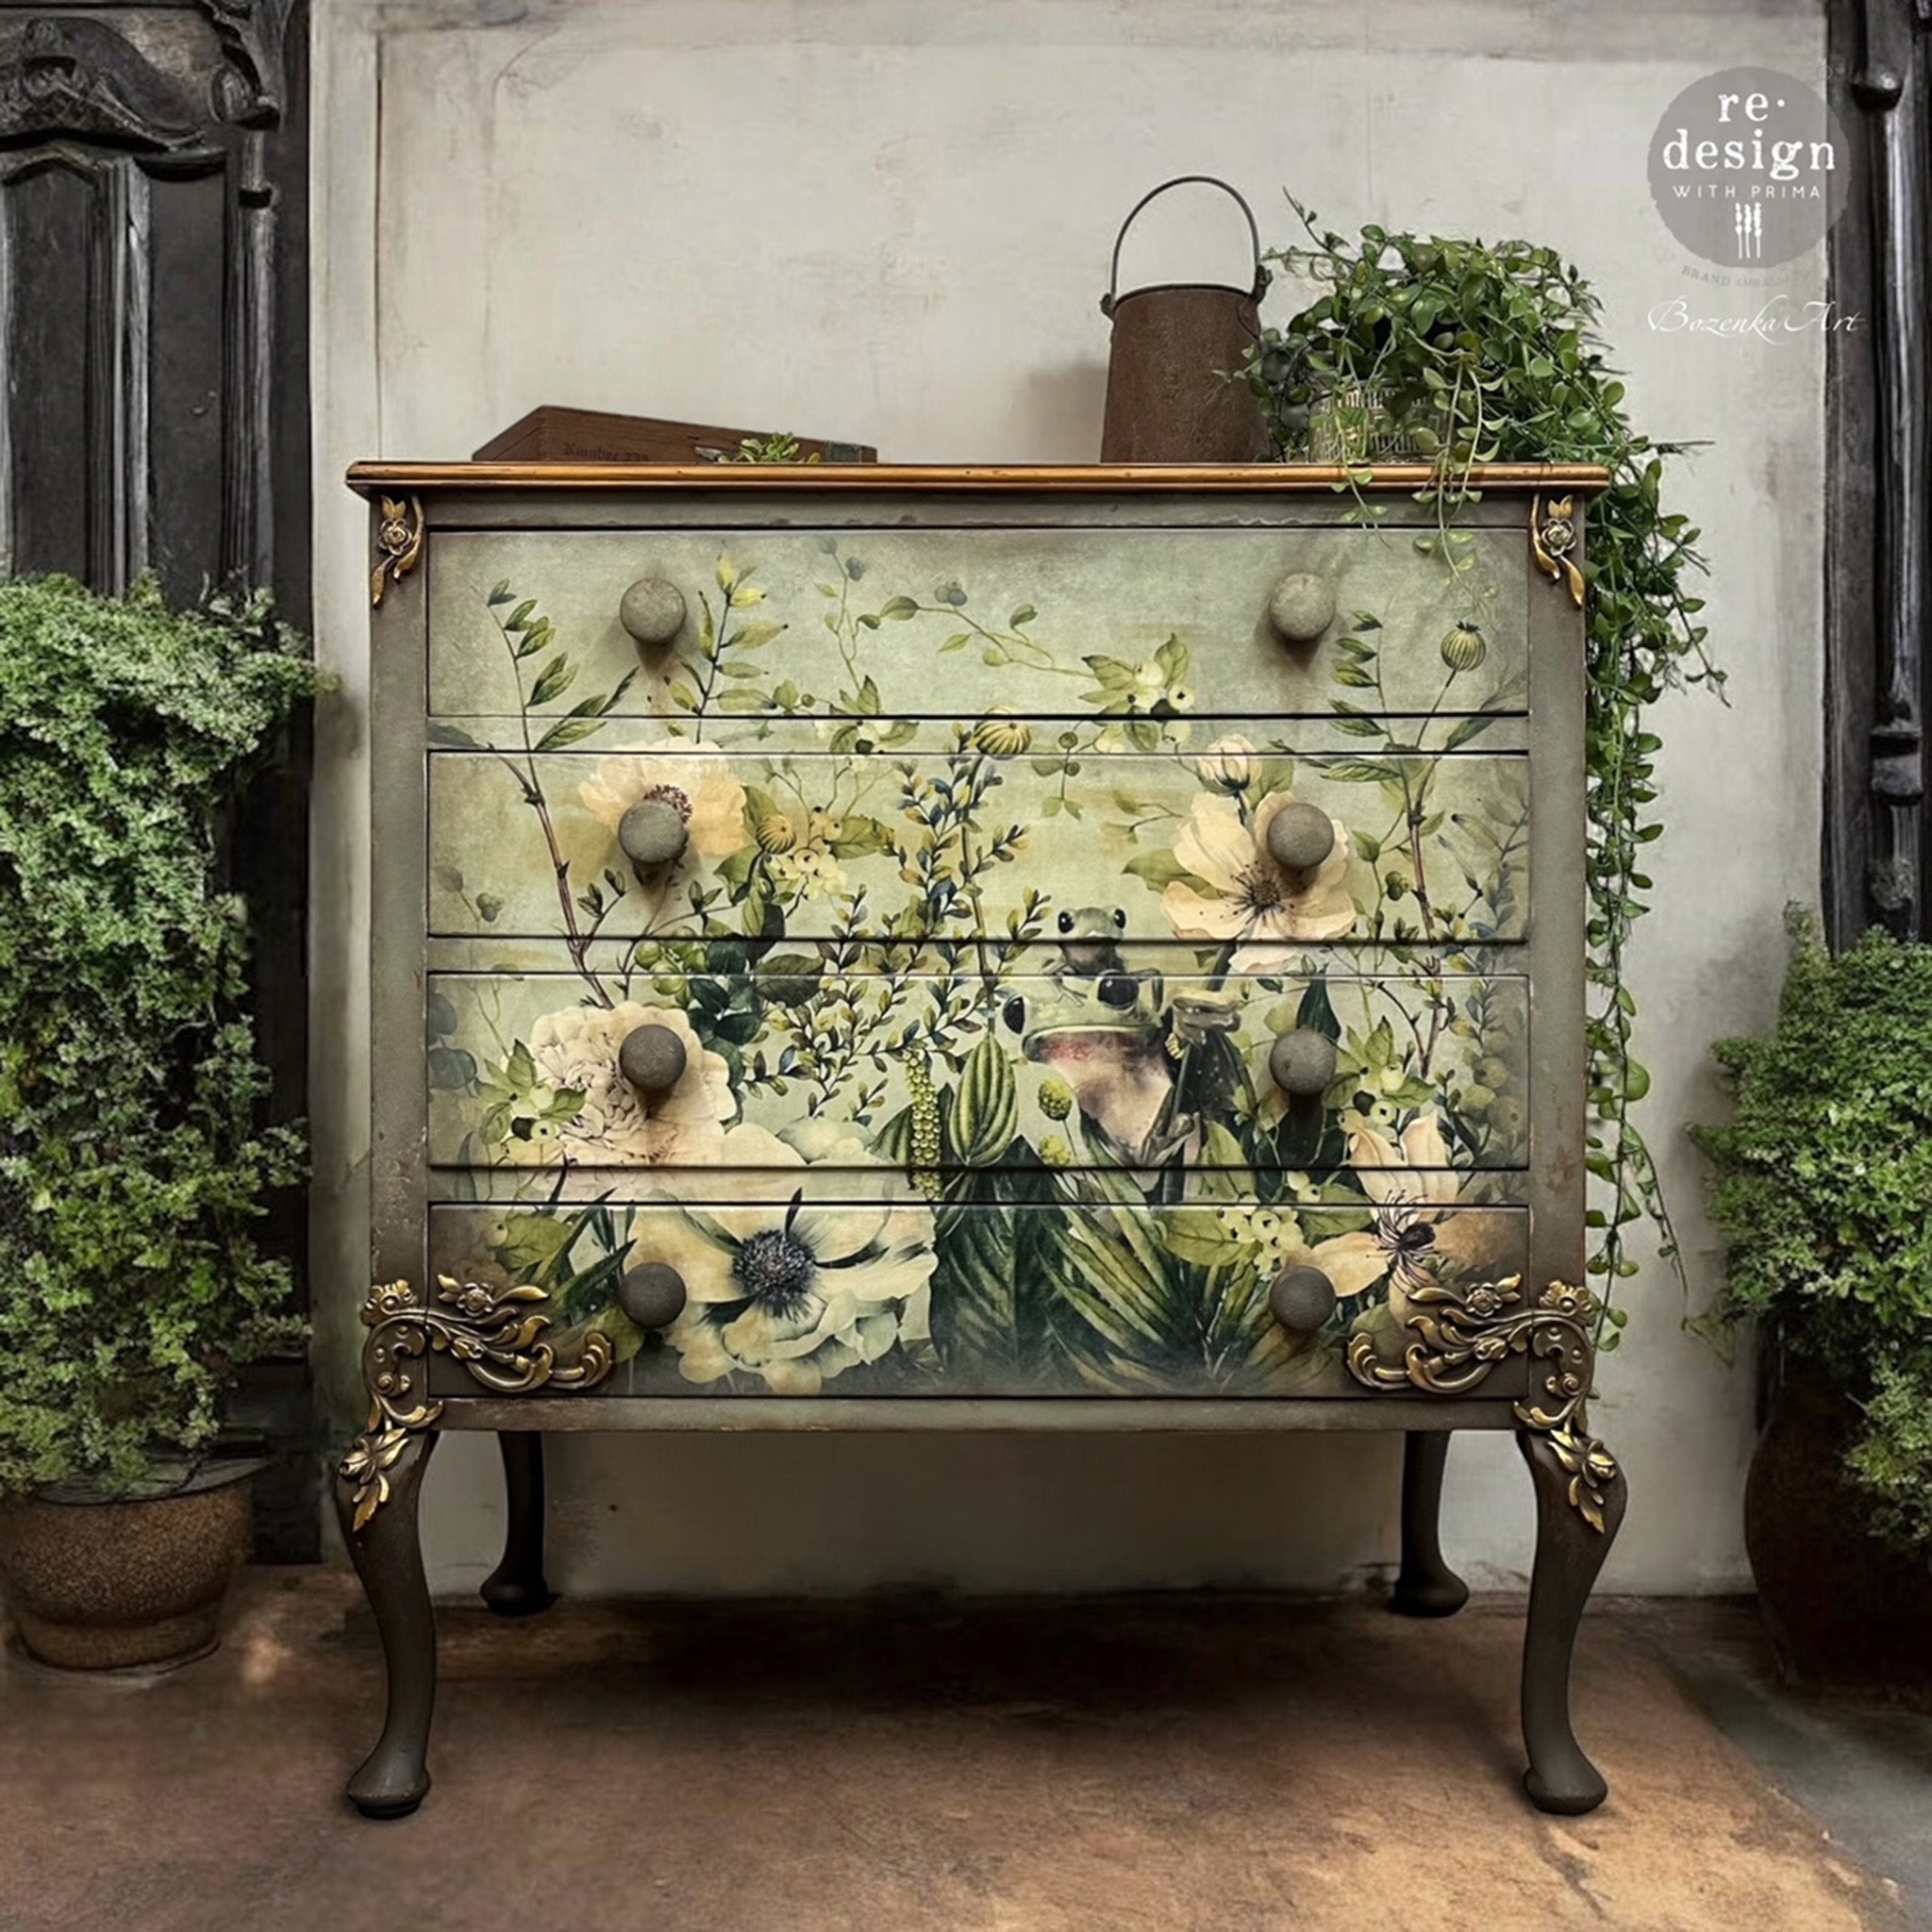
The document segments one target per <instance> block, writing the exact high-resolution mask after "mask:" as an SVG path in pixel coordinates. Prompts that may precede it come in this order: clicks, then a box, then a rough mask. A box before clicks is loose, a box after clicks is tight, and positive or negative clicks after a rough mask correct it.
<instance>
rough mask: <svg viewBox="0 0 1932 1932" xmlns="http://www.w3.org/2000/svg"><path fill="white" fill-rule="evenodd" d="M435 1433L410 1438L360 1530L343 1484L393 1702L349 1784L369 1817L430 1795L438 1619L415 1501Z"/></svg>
mask: <svg viewBox="0 0 1932 1932" xmlns="http://www.w3.org/2000/svg"><path fill="white" fill-rule="evenodd" d="M435 1446H436V1436H435V1434H434V1432H433V1431H429V1430H425V1431H424V1432H422V1433H421V1434H418V1435H412V1436H410V1437H409V1438H408V1441H406V1442H405V1443H404V1444H403V1446H402V1448H401V1451H400V1453H399V1454H398V1455H397V1456H396V1458H395V1460H394V1461H393V1462H392V1463H391V1464H390V1465H389V1466H388V1478H389V1495H388V1499H387V1500H386V1501H385V1502H383V1503H382V1504H381V1505H380V1506H379V1507H377V1508H376V1510H375V1514H374V1515H373V1516H371V1517H370V1518H369V1520H368V1522H366V1523H365V1524H363V1525H362V1527H361V1528H360V1529H359V1530H358V1529H357V1528H356V1527H355V1519H356V1491H357V1483H356V1479H355V1478H354V1477H353V1476H348V1475H338V1476H337V1478H336V1509H337V1512H338V1513H339V1514H340V1516H341V1523H342V1536H343V1539H344V1541H346V1542H347V1543H348V1545H349V1554H350V1555H351V1556H352V1557H354V1558H355V1561H356V1574H358V1576H360V1577H361V1579H362V1588H363V1589H364V1590H365V1591H367V1592H368V1595H369V1605H370V1607H371V1609H373V1610H374V1611H375V1628H376V1631H377V1633H378V1634H379V1635H380V1637H381V1638H382V1656H383V1662H384V1664H385V1666H386V1667H387V1670H388V1674H389V1704H388V1708H387V1710H386V1711H385V1713H384V1716H383V1722H382V1736H381V1737H380V1738H379V1739H378V1740H376V1744H375V1750H373V1751H372V1752H371V1753H370V1754H369V1756H368V1757H365V1758H364V1759H363V1760H362V1762H361V1764H360V1765H358V1767H357V1770H356V1773H355V1775H354V1776H353V1777H351V1778H350V1780H349V1800H350V1802H351V1803H352V1804H353V1805H354V1806H355V1807H356V1808H357V1810H358V1811H359V1812H361V1814H362V1815H363V1817H365V1818H406V1817H408V1814H409V1813H410V1812H411V1811H413V1810H414V1809H415V1808H416V1807H417V1806H418V1805H420V1804H421V1803H422V1802H423V1798H424V1794H425V1792H426V1791H427V1790H429V1768H428V1764H427V1761H426V1760H427V1757H428V1752H429V1718H430V1712H431V1710H432V1709H433V1708H434V1706H435V1703H436V1619H435V1617H434V1615H433V1613H432V1612H431V1610H430V1607H429V1585H428V1582H427V1580H426V1579H425V1576H424V1574H423V1544H422V1540H421V1538H420V1537H419V1535H418V1534H417V1523H416V1501H417V1496H418V1493H419V1491H421V1489H422V1486H423V1470H424V1466H425V1464H426V1463H427V1462H428V1460H429V1454H430V1451H431V1450H432V1449H434V1448H435Z"/></svg>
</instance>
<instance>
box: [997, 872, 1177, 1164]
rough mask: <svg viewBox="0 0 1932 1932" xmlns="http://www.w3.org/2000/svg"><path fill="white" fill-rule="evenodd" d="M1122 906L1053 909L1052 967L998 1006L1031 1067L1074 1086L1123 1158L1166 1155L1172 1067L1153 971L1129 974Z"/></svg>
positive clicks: (1168, 1150) (1086, 1112) (1079, 1101)
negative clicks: (1031, 987) (1055, 944)
mask: <svg viewBox="0 0 1932 1932" xmlns="http://www.w3.org/2000/svg"><path fill="white" fill-rule="evenodd" d="M1126 923H1127V915H1126V914H1125V912H1124V911H1121V910H1119V909H1117V908H1103V907H1097V906H1081V907H1074V908H1070V909H1068V910H1066V911H1063V912H1062V913H1061V914H1060V915H1059V920H1058V925H1059V932H1060V939H1059V952H1060V960H1059V963H1058V965H1057V966H1055V967H1053V968H1052V969H1050V970H1049V971H1048V973H1047V974H1045V975H1044V977H1043V978H1042V979H1041V981H1040V982H1039V983H1038V986H1037V989H1036V990H1035V991H1031V992H1029V993H1024V994H1020V993H1016V994H1015V995H1014V996H1013V997H1012V998H1011V999H1009V1000H1008V1002H1007V1004H1006V1008H1005V1013H1004V1017H1005V1020H1006V1024H1007V1025H1008V1028H1009V1029H1010V1030H1011V1031H1013V1032H1015V1033H1017V1034H1018V1035H1019V1036H1020V1047H1021V1051H1022V1052H1023V1053H1024V1054H1025V1056H1026V1058H1028V1059H1029V1060H1031V1061H1033V1063H1034V1064H1035V1065H1036V1066H1043V1067H1050V1068H1052V1070H1053V1071H1054V1072H1055V1073H1057V1074H1059V1075H1060V1076H1061V1078H1063V1079H1064V1080H1065V1081H1066V1082H1067V1085H1068V1086H1069V1087H1070V1088H1071V1089H1072V1090H1073V1093H1074V1101H1075V1103H1076V1104H1077V1106H1078V1107H1079V1108H1080V1111H1081V1113H1082V1114H1083V1115H1084V1116H1085V1117H1086V1119H1087V1121H1088V1122H1089V1123H1090V1124H1092V1125H1094V1126H1097V1127H1098V1128H1099V1129H1100V1130H1101V1131H1102V1133H1103V1134H1104V1135H1105V1136H1106V1137H1107V1139H1108V1141H1110V1142H1111V1143H1112V1144H1113V1146H1114V1147H1115V1148H1116V1149H1117V1150H1118V1152H1119V1154H1120V1156H1121V1157H1122V1158H1125V1159H1129V1160H1133V1161H1144V1160H1154V1161H1158V1160H1162V1159H1165V1158H1167V1155H1168V1154H1169V1153H1171V1152H1172V1142H1171V1141H1170V1138H1169V1135H1168V1133H1167V1132H1166V1131H1163V1130H1164V1129H1166V1128H1167V1127H1168V1125H1169V1123H1170V1121H1171V1117H1172V1112H1173V1108H1172V1101H1173V1097H1174V1065H1173V1062H1172V1060H1171V1058H1170V1057H1169V1055H1168V1050H1167V1025H1166V1016H1165V1012H1164V1006H1165V1000H1164V995H1163V989H1162V982H1161V976H1160V974H1158V973H1133V972H1130V971H1128V969H1127V967H1126V965H1125V962H1124V960H1123V958H1122V957H1121V946H1120V939H1121V933H1122V932H1123V931H1124V928H1125V926H1126Z"/></svg>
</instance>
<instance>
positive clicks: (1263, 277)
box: [1100, 175, 1269, 321]
mask: <svg viewBox="0 0 1932 1932" xmlns="http://www.w3.org/2000/svg"><path fill="white" fill-rule="evenodd" d="M1194 181H1198V182H1201V183H1202V184H1203V185H1205V186H1206V187H1208V188H1218V189H1220V190H1221V191H1222V192H1223V193H1224V194H1231V195H1233V197H1234V204H1235V206H1236V207H1237V208H1240V209H1241V213H1242V214H1244V215H1245V216H1246V217H1247V221H1248V239H1249V241H1250V242H1253V243H1254V249H1255V287H1254V291H1253V299H1254V300H1255V301H1257V302H1258V301H1259V300H1260V299H1261V297H1262V295H1263V293H1264V292H1265V291H1266V290H1267V287H1268V282H1269V275H1268V270H1267V268H1266V267H1265V265H1264V264H1263V263H1262V260H1261V231H1260V229H1259V228H1257V226H1256V225H1255V210H1254V209H1253V208H1250V207H1249V206H1248V204H1247V202H1246V201H1245V200H1244V199H1243V198H1242V196H1241V191H1240V190H1239V189H1236V188H1231V187H1229V185H1228V184H1227V183H1226V182H1225V181H1224V180H1222V179H1221V178H1220V176H1219V175H1175V176H1174V179H1173V180H1172V181H1163V182H1162V183H1161V184H1160V186H1159V187H1158V188H1150V189H1149V190H1148V191H1147V192H1146V193H1145V194H1143V195H1142V196H1141V198H1140V200H1139V201H1137V202H1136V203H1135V204H1134V205H1133V207H1132V208H1129V209H1128V210H1127V218H1126V220H1125V221H1124V222H1123V223H1122V224H1121V231H1120V233H1119V234H1118V235H1116V236H1115V237H1114V238H1113V262H1112V265H1111V266H1110V267H1109V268H1108V272H1107V293H1106V294H1104V295H1103V296H1102V297H1101V298H1100V312H1101V314H1103V315H1104V316H1106V317H1107V318H1108V320H1109V321H1111V320H1112V318H1113V311H1114V305H1115V304H1116V303H1117V302H1118V301H1119V300H1120V293H1119V291H1120V285H1121V243H1122V242H1124V241H1125V240H1126V239H1127V230H1128V229H1129V228H1131V227H1132V226H1133V225H1134V217H1135V216H1136V215H1138V214H1139V213H1140V212H1141V209H1142V208H1145V207H1146V206H1147V204H1148V203H1149V202H1150V201H1152V200H1153V199H1154V197H1155V196H1156V195H1157V194H1165V193H1166V192H1167V191H1168V190H1169V189H1170V188H1185V187H1186V186H1188V184H1189V183H1190V182H1194Z"/></svg>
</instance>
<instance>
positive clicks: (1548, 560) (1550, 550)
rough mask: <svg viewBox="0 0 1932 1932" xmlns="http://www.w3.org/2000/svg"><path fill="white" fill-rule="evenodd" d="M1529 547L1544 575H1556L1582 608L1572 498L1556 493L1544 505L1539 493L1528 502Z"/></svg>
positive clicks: (1573, 601)
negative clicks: (1556, 495) (1551, 500)
mask: <svg viewBox="0 0 1932 1932" xmlns="http://www.w3.org/2000/svg"><path fill="white" fill-rule="evenodd" d="M1529 548H1530V554H1531V555H1532V556H1533V557H1534V558H1536V567H1537V569H1539V570H1540V571H1541V572H1542V574H1543V575H1544V576H1546V577H1550V578H1552V579H1560V580H1561V581H1562V582H1563V583H1565V584H1567V585H1568V586H1569V589H1570V601H1571V602H1572V603H1573V604H1574V605H1575V606H1576V608H1577V609H1579V610H1581V609H1582V608H1583V572H1582V571H1581V569H1579V568H1578V566H1577V562H1576V499H1575V498H1574V496H1559V497H1557V498H1556V499H1555V500H1554V501H1553V502H1551V503H1549V504H1547V505H1545V504H1544V502H1543V500H1542V498H1541V496H1534V497H1532V498H1531V499H1530V504H1529Z"/></svg>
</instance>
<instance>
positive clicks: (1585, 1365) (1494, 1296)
mask: <svg viewBox="0 0 1932 1932" xmlns="http://www.w3.org/2000/svg"><path fill="white" fill-rule="evenodd" d="M1407 1298H1408V1301H1409V1303H1410V1305H1411V1309H1412V1312H1411V1313H1410V1314H1409V1316H1408V1318H1407V1324H1406V1325H1407V1327H1408V1328H1409V1329H1410V1330H1411V1331H1412V1333H1413V1334H1414V1336H1415V1338H1416V1339H1415V1340H1414V1341H1411V1342H1409V1343H1408V1345H1407V1348H1405V1349H1404V1351H1403V1356H1402V1360H1401V1361H1400V1362H1390V1361H1385V1360H1384V1359H1383V1358H1382V1357H1381V1356H1379V1355H1378V1354H1377V1353H1376V1351H1375V1343H1374V1337H1372V1336H1369V1335H1357V1336H1356V1337H1355V1338H1354V1340H1353V1341H1350V1343H1349V1345H1348V1367H1349V1373H1350V1374H1353V1375H1354V1376H1355V1378H1356V1380H1357V1381H1358V1382H1360V1383H1361V1384H1363V1386H1364V1387H1366V1388H1370V1389H1375V1390H1391V1389H1421V1390H1424V1391H1427V1392H1428V1393H1429V1394H1431V1395H1466V1394H1468V1393H1469V1392H1470V1391H1472V1390H1474V1389H1475V1388H1476V1387H1477V1386H1478V1385H1479V1384H1480V1383H1482V1382H1483V1381H1484V1380H1485V1379H1486V1378H1487V1377H1488V1375H1489V1374H1490V1371H1491V1369H1493V1368H1494V1367H1495V1366H1496V1364H1497V1363H1498V1362H1500V1361H1504V1360H1507V1358H1508V1357H1510V1356H1513V1355H1519V1356H1525V1357H1530V1358H1531V1359H1532V1360H1533V1361H1534V1362H1536V1363H1537V1364H1539V1366H1538V1367H1536V1368H1534V1369H1533V1370H1532V1371H1531V1374H1532V1378H1533V1380H1534V1381H1535V1383H1536V1385H1537V1386H1536V1387H1535V1389H1534V1390H1533V1391H1532V1392H1531V1393H1529V1394H1528V1395H1525V1396H1524V1398H1523V1399H1522V1400H1521V1401H1520V1402H1518V1403H1517V1404H1516V1406H1515V1407H1516V1419H1517V1421H1518V1422H1520V1423H1522V1424H1523V1425H1524V1427H1525V1428H1530V1429H1535V1430H1537V1431H1538V1432H1539V1433H1540V1434H1541V1435H1543V1436H1544V1437H1546V1438H1547V1439H1548V1441H1549V1444H1550V1447H1551V1448H1552V1449H1553V1450H1554V1451H1555V1452H1556V1456H1557V1461H1558V1462H1560V1463H1561V1464H1562V1466H1563V1468H1564V1469H1565V1470H1566V1471H1567V1472H1568V1473H1569V1475H1570V1501H1571V1503H1572V1505H1573V1506H1574V1507H1575V1508H1576V1510H1577V1511H1578V1512H1579V1513H1580V1514H1581V1515H1582V1517H1583V1520H1584V1521H1585V1522H1586V1523H1588V1524H1590V1526H1591V1528H1592V1529H1594V1530H1597V1531H1599V1532H1601V1530H1602V1529H1603V1526H1604V1508H1605V1496H1606V1492H1607V1489H1608V1487H1609V1485H1610V1484H1611V1483H1612V1482H1614V1481H1615V1480H1616V1475H1617V1461H1616V1457H1613V1456H1612V1455H1611V1454H1610V1452H1609V1451H1608V1450H1607V1449H1606V1448H1605V1447H1604V1445H1603V1443H1602V1442H1601V1441H1599V1440H1598V1439H1597V1438H1596V1437H1594V1436H1592V1435H1591V1433H1590V1431H1589V1430H1588V1428H1586V1427H1585V1425H1584V1404H1585V1403H1586V1401H1587V1400H1588V1399H1589V1396H1590V1378H1591V1367H1592V1365H1593V1363H1594V1361H1595V1358H1596V1346H1595V1343H1594V1341H1592V1340H1591V1325H1592V1324H1593V1323H1594V1322H1595V1320H1596V1316H1597V1311H1598V1304H1597V1299H1596V1297H1595V1295H1593V1294H1592V1293H1591V1291H1590V1290H1589V1289H1587V1288H1585V1287H1583V1286H1581V1285H1580V1284H1577V1283H1573V1282H1567V1281H1553V1282H1551V1283H1550V1285H1549V1287H1547V1288H1546V1289H1544V1290H1543V1291H1542V1292H1541V1294H1540V1295H1538V1296H1537V1298H1536V1300H1535V1301H1534V1302H1531V1303H1525V1302H1524V1295H1523V1277H1522V1276H1521V1275H1520V1274H1511V1275H1507V1276H1506V1277H1505V1278H1504V1279H1503V1280H1501V1281H1482V1282H1475V1283H1471V1284H1466V1285H1451V1284H1450V1283H1447V1282H1427V1283H1424V1284H1423V1285H1422V1286H1420V1287H1416V1288H1412V1289H1410V1290H1409V1291H1407Z"/></svg>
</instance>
